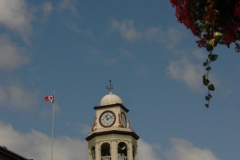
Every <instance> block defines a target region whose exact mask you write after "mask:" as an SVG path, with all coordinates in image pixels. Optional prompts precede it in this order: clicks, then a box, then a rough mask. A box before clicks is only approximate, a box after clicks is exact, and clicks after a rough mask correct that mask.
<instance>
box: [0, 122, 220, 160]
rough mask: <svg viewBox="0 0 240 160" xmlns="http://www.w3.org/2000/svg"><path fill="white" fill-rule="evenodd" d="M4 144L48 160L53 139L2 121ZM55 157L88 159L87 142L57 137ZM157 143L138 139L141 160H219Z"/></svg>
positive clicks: (184, 145)
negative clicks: (168, 147) (165, 158)
mask: <svg viewBox="0 0 240 160" xmlns="http://www.w3.org/2000/svg"><path fill="white" fill-rule="evenodd" d="M0 137H1V138H0V144H1V146H6V147H7V148H8V149H9V150H11V151H13V152H16V153H18V154H20V155H22V156H24V157H26V158H29V159H37V160H45V159H49V158H50V156H51V137H50V136H48V135H46V134H44V133H41V132H38V131H36V130H34V129H31V132H29V133H21V132H19V131H16V130H15V129H14V128H13V127H12V126H11V125H10V124H4V123H3V122H1V121H0ZM53 146H54V149H53V157H54V159H58V160H65V159H68V160H76V159H87V158H88V151H87V142H86V141H85V140H81V139H77V138H70V137H67V136H61V137H55V138H54V145H53ZM160 148H161V147H160V146H159V145H157V144H149V143H147V142H145V141H144V140H142V139H139V140H138V159H139V160H146V159H147V160H160V159H161V158H160V157H158V155H157V153H159V152H160V153H163V154H164V153H165V154H166V157H167V159H169V160H218V158H216V156H215V155H214V154H213V153H212V152H211V151H210V150H209V149H201V148H198V147H195V146H193V145H192V144H191V143H190V142H188V141H186V140H182V139H177V138H173V139H172V147H171V148H170V149H168V150H167V151H165V152H162V151H161V150H160Z"/></svg>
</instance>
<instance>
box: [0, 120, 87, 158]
mask: <svg viewBox="0 0 240 160" xmlns="http://www.w3.org/2000/svg"><path fill="white" fill-rule="evenodd" d="M0 137H1V138H0V144H1V145H3V146H6V147H7V148H8V149H9V150H11V151H13V152H16V153H18V154H20V155H22V156H24V157H26V158H29V159H36V160H46V159H50V157H51V137H49V136H48V135H46V134H43V133H41V132H38V131H35V130H33V129H32V130H31V132H30V133H26V134H25V133H20V132H18V131H16V130H14V129H13V127H12V126H11V125H6V124H4V123H2V122H1V121H0ZM3 137H4V138H3ZM53 159H58V160H66V159H68V160H76V159H88V151H87V143H86V142H85V141H82V140H80V139H74V138H69V137H67V136H63V137H57V138H55V139H54V149H53Z"/></svg>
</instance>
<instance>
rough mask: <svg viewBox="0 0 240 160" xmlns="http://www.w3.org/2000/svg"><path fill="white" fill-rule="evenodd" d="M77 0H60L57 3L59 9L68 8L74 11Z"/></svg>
mask: <svg viewBox="0 0 240 160" xmlns="http://www.w3.org/2000/svg"><path fill="white" fill-rule="evenodd" d="M76 3H77V1H76V0H62V1H61V2H60V4H59V9H60V10H70V11H72V12H76V11H77V9H76V7H75V5H76Z"/></svg>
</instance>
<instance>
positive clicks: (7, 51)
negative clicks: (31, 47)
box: [0, 37, 29, 70]
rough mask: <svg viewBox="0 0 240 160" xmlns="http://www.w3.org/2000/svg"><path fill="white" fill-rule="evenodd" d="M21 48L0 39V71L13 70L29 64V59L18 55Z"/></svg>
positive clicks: (4, 39) (5, 39)
mask: <svg viewBox="0 0 240 160" xmlns="http://www.w3.org/2000/svg"><path fill="white" fill-rule="evenodd" d="M20 51H21V48H19V47H17V46H16V45H15V44H13V43H11V42H10V41H9V40H8V39H7V38H1V37H0V70H13V69H16V68H18V67H20V66H22V65H24V64H26V63H28V62H29V58H28V57H26V56H24V55H22V54H20Z"/></svg>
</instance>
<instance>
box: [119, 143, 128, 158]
mask: <svg viewBox="0 0 240 160" xmlns="http://www.w3.org/2000/svg"><path fill="white" fill-rule="evenodd" d="M118 160H127V144H126V143H124V142H120V143H118Z"/></svg>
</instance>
